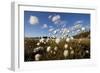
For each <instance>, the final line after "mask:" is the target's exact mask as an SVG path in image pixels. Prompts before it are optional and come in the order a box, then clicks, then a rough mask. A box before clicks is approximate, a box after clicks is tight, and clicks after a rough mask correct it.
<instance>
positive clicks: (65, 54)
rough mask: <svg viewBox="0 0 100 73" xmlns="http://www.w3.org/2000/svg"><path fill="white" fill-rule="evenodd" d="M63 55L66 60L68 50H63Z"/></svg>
mask: <svg viewBox="0 0 100 73" xmlns="http://www.w3.org/2000/svg"><path fill="white" fill-rule="evenodd" d="M63 55H64V57H65V58H66V57H67V56H68V50H64V52H63Z"/></svg>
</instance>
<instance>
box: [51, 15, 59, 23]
mask: <svg viewBox="0 0 100 73" xmlns="http://www.w3.org/2000/svg"><path fill="white" fill-rule="evenodd" d="M59 20H60V15H55V16H53V17H52V22H57V21H59Z"/></svg>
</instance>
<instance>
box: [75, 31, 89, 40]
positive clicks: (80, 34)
mask: <svg viewBox="0 0 100 73" xmlns="http://www.w3.org/2000/svg"><path fill="white" fill-rule="evenodd" d="M74 38H77V39H79V38H90V31H88V32H82V33H79V34H77V35H75V36H74Z"/></svg>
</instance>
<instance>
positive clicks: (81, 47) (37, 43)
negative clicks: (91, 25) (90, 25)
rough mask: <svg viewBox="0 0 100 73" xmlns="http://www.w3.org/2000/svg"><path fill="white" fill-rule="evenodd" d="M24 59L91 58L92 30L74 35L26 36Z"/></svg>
mask: <svg viewBox="0 0 100 73" xmlns="http://www.w3.org/2000/svg"><path fill="white" fill-rule="evenodd" d="M24 49H25V50H24V61H25V62H27V61H45V60H64V59H66V60H69V59H88V58H90V31H88V32H82V33H80V34H77V35H75V36H73V37H66V38H56V37H33V38H27V37H25V38H24Z"/></svg>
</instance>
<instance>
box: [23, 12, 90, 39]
mask: <svg viewBox="0 0 100 73" xmlns="http://www.w3.org/2000/svg"><path fill="white" fill-rule="evenodd" d="M78 24H80V25H82V27H90V14H83V13H61V12H59V13H58V12H39V11H24V35H25V37H40V36H50V35H49V34H51V33H52V32H54V30H57V29H63V28H67V29H68V30H70V29H71V28H73V27H74V26H76V25H78Z"/></svg>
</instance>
